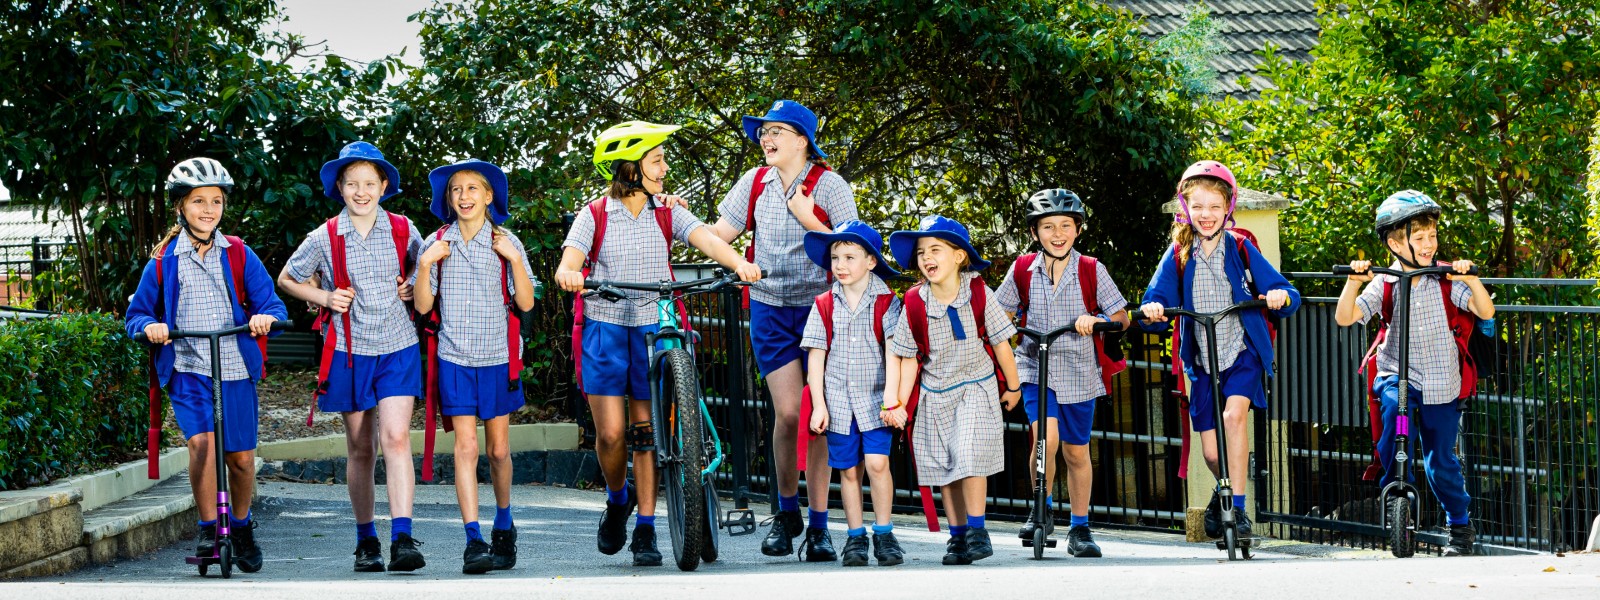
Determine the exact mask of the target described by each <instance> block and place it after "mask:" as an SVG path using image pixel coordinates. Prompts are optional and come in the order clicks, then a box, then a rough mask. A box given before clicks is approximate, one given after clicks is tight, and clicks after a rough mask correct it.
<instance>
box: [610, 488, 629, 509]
mask: <svg viewBox="0 0 1600 600" xmlns="http://www.w3.org/2000/svg"><path fill="white" fill-rule="evenodd" d="M606 502H607V503H609V504H611V505H612V506H623V505H626V504H627V503H628V486H622V489H620V490H613V489H610V488H606Z"/></svg>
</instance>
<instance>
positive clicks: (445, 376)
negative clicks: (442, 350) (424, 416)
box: [439, 359, 524, 421]
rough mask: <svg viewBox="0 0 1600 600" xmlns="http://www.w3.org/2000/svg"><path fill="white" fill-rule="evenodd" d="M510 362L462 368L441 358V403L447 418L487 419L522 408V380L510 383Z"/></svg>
mask: <svg viewBox="0 0 1600 600" xmlns="http://www.w3.org/2000/svg"><path fill="white" fill-rule="evenodd" d="M510 377H511V370H510V365H493V366H488V367H463V366H461V365H458V364H455V363H452V362H450V361H448V360H444V359H439V404H440V408H441V409H443V410H442V412H443V414H444V416H446V417H462V416H469V415H471V416H476V417H478V418H479V419H483V420H485V421H488V420H489V419H493V418H496V417H502V416H505V415H509V414H511V413H513V412H516V410H517V409H519V408H522V405H523V403H524V400H523V398H522V381H521V380H520V379H519V380H517V382H516V384H515V385H512V384H511V382H510Z"/></svg>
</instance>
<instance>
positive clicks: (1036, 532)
mask: <svg viewBox="0 0 1600 600" xmlns="http://www.w3.org/2000/svg"><path fill="white" fill-rule="evenodd" d="M1044 537H1045V531H1044V526H1043V525H1040V526H1039V527H1035V528H1034V529H1033V559H1034V560H1044V543H1045V542H1044Z"/></svg>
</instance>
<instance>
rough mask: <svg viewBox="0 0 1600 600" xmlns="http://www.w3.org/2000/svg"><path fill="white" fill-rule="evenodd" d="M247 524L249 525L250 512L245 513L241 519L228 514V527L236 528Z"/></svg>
mask: <svg viewBox="0 0 1600 600" xmlns="http://www.w3.org/2000/svg"><path fill="white" fill-rule="evenodd" d="M248 526H250V513H245V514H244V518H243V519H235V518H233V515H228V527H231V528H233V529H238V528H240V527H248Z"/></svg>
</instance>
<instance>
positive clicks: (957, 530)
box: [950, 525, 967, 538]
mask: <svg viewBox="0 0 1600 600" xmlns="http://www.w3.org/2000/svg"><path fill="white" fill-rule="evenodd" d="M964 535H967V526H966V525H951V526H950V537H953V538H958V537H961V536H964Z"/></svg>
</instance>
